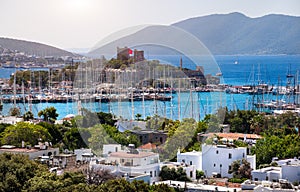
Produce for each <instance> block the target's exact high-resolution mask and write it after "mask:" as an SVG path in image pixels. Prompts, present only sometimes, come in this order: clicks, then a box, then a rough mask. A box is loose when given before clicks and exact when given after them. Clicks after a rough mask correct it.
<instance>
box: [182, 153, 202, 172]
mask: <svg viewBox="0 0 300 192" xmlns="http://www.w3.org/2000/svg"><path fill="white" fill-rule="evenodd" d="M177 162H178V163H183V162H184V163H185V164H186V165H195V168H196V169H197V170H202V153H201V152H197V151H192V152H187V153H180V152H178V153H177Z"/></svg>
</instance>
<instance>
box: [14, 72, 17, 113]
mask: <svg viewBox="0 0 300 192" xmlns="http://www.w3.org/2000/svg"><path fill="white" fill-rule="evenodd" d="M16 76H17V72H16V69H15V74H14V108H16V107H17V102H16V92H17V91H16Z"/></svg>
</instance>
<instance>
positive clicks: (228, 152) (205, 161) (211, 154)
mask: <svg viewBox="0 0 300 192" xmlns="http://www.w3.org/2000/svg"><path fill="white" fill-rule="evenodd" d="M246 155H247V148H246V147H238V148H228V147H226V146H225V145H206V144H203V145H202V170H203V171H204V174H205V175H206V176H208V177H211V176H213V173H221V176H222V177H232V174H229V173H228V170H229V166H230V165H231V163H232V162H233V161H235V160H242V159H243V158H246V157H247V156H246Z"/></svg>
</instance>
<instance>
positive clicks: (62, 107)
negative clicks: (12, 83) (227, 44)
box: [0, 55, 300, 119]
mask: <svg viewBox="0 0 300 192" xmlns="http://www.w3.org/2000/svg"><path fill="white" fill-rule="evenodd" d="M150 59H154V58H150ZM155 59H158V60H161V61H164V62H166V63H170V64H173V65H176V66H179V61H180V57H178V56H159V57H155ZM213 59H214V63H213V64H208V65H204V71H205V74H209V73H211V74H212V75H215V74H216V72H220V73H222V76H221V78H222V80H221V83H223V84H230V85H245V84H254V83H258V82H259V83H267V84H269V85H274V86H277V85H280V86H284V85H286V82H287V78H286V75H287V74H288V73H289V74H293V75H295V74H296V73H297V71H298V72H299V76H300V55H291V56H290V55H276V56H244V55H239V56H215V57H214V58H213ZM182 60H183V67H186V68H192V69H194V68H195V66H197V65H200V66H201V65H202V64H201V63H200V64H199V63H198V64H195V62H193V61H191V60H190V59H188V58H185V57H183V58H182ZM202 66H203V65H202ZM35 70H36V69H35ZM14 72H15V69H12V68H1V69H0V78H9V76H10V74H11V73H14ZM299 79H300V78H299ZM295 81H297V80H295ZM296 83H297V82H296ZM298 83H299V81H298ZM178 94H179V93H177V94H173V95H172V96H173V99H172V100H171V101H170V102H162V101H155V102H154V101H145V102H142V101H139V102H134V103H133V104H132V103H131V102H129V101H128V102H112V103H82V107H84V108H87V109H89V110H91V111H96V112H99V111H104V112H111V113H114V114H115V115H116V116H122V118H125V119H132V118H133V117H134V116H135V115H136V114H137V113H139V114H141V115H142V117H143V118H145V117H147V116H152V115H154V114H158V115H160V116H163V117H168V118H172V119H183V118H189V117H193V118H195V119H203V118H204V116H205V115H206V114H210V113H214V112H215V111H216V110H217V109H218V108H219V107H221V106H223V107H224V106H227V107H228V108H229V109H230V110H236V109H246V110H247V109H252V103H251V102H252V99H253V96H251V95H247V94H226V93H223V92H200V93H196V92H194V93H189V92H184V93H181V95H180V102H179V99H178V97H179V95H178ZM264 99H265V100H268V99H269V100H272V99H273V98H272V97H270V98H268V97H265V98H264ZM282 99H284V98H282ZM12 106H13V104H4V109H3V112H2V114H4V115H7V114H8V112H9V109H10V108H11V107H12ZM47 106H54V107H55V108H56V109H57V111H58V113H59V117H58V118H59V119H61V118H63V117H64V116H66V115H67V114H77V113H78V106H77V103H65V104H64V103H55V104H54V103H40V104H33V105H32V111H33V113H34V115H35V117H37V113H38V111H40V110H42V109H44V108H46V107H47ZM18 107H19V108H20V109H21V111H22V112H24V111H26V110H28V109H29V106H28V105H27V104H18Z"/></svg>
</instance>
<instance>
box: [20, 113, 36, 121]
mask: <svg viewBox="0 0 300 192" xmlns="http://www.w3.org/2000/svg"><path fill="white" fill-rule="evenodd" d="M33 118H34V116H33V113H32V112H31V111H27V112H26V113H25V114H24V115H23V119H24V121H29V120H31V119H33Z"/></svg>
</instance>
